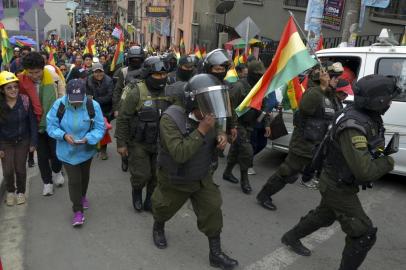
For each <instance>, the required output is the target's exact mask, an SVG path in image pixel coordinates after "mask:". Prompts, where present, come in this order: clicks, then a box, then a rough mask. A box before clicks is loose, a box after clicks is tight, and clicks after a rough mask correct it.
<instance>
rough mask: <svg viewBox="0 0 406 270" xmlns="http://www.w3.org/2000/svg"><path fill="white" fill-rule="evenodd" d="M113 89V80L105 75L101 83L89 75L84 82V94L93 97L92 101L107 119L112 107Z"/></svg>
mask: <svg viewBox="0 0 406 270" xmlns="http://www.w3.org/2000/svg"><path fill="white" fill-rule="evenodd" d="M113 89H114V84H113V80H112V79H111V78H110V77H109V76H107V75H106V74H105V75H104V78H103V80H101V81H96V80H95V79H94V77H93V75H91V76H89V78H88V79H87V82H86V94H87V95H90V96H93V99H94V100H95V101H97V102H98V103H99V104H100V107H101V109H102V112H103V115H104V116H105V117H107V119H109V117H110V115H111V110H112V106H113Z"/></svg>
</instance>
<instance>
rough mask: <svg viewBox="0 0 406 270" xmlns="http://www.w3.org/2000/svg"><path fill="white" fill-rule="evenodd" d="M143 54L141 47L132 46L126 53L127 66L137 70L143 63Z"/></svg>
mask: <svg viewBox="0 0 406 270" xmlns="http://www.w3.org/2000/svg"><path fill="white" fill-rule="evenodd" d="M144 59H145V54H144V50H143V49H142V47H141V46H132V47H130V49H129V50H128V53H127V61H128V66H129V67H131V68H134V69H139V68H141V66H142V62H144Z"/></svg>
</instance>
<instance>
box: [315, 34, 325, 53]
mask: <svg viewBox="0 0 406 270" xmlns="http://www.w3.org/2000/svg"><path fill="white" fill-rule="evenodd" d="M323 43H324V39H323V34H320V37H319V41H318V42H317V46H316V52H317V51H320V50H323V49H324V45H323Z"/></svg>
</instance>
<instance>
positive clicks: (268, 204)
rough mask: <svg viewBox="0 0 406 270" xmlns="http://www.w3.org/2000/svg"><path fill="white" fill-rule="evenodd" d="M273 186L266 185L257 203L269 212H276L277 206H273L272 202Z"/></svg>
mask: <svg viewBox="0 0 406 270" xmlns="http://www.w3.org/2000/svg"><path fill="white" fill-rule="evenodd" d="M271 195H272V186H271V185H270V184H268V183H266V184H265V185H264V186H263V187H262V189H261V191H260V192H259V193H258V195H257V201H258V203H259V204H260V205H262V207H264V208H266V209H268V210H272V211H274V210H276V205H274V204H273V202H272V198H271Z"/></svg>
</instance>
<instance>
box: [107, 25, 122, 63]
mask: <svg viewBox="0 0 406 270" xmlns="http://www.w3.org/2000/svg"><path fill="white" fill-rule="evenodd" d="M123 62H124V34H123V33H122V32H121V36H120V39H119V40H118V43H117V46H116V52H115V53H114V57H113V60H112V61H111V65H110V71H114V70H115V69H116V66H117V65H119V64H121V63H123Z"/></svg>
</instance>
